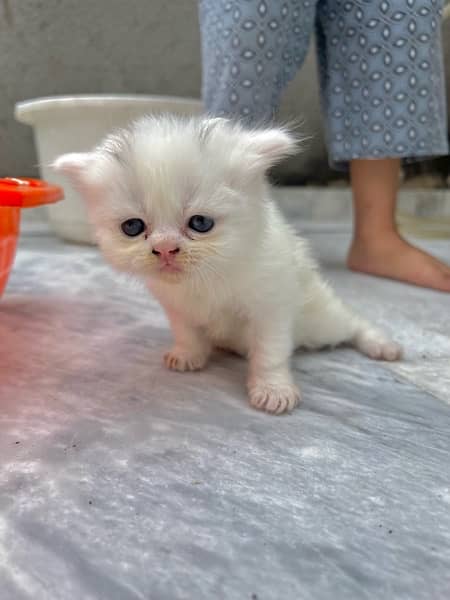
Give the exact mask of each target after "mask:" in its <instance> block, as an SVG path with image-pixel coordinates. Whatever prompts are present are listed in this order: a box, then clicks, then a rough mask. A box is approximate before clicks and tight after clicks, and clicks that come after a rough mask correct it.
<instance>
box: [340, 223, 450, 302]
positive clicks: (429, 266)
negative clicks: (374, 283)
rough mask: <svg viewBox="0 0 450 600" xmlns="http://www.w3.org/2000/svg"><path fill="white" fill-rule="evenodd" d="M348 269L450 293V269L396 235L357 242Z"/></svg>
mask: <svg viewBox="0 0 450 600" xmlns="http://www.w3.org/2000/svg"><path fill="white" fill-rule="evenodd" d="M347 266H348V268H349V269H351V270H352V271H359V272H361V273H367V274H369V275H376V276H378V277H387V278H388V279H397V280H398V281H403V282H405V283H411V284H413V285H418V286H421V287H428V288H432V289H435V290H440V291H442V292H450V267H449V266H447V265H446V264H444V263H443V262H441V261H440V260H438V259H437V258H434V257H433V256H431V255H430V254H427V253H426V252H424V251H423V250H419V248H416V247H415V246H412V245H411V244H409V243H408V242H407V241H405V240H404V239H403V238H402V237H400V235H398V234H397V233H396V232H392V233H389V234H385V235H382V236H380V237H376V238H373V239H370V240H368V239H358V238H356V239H354V240H353V243H352V245H351V248H350V251H349V254H348V257H347Z"/></svg>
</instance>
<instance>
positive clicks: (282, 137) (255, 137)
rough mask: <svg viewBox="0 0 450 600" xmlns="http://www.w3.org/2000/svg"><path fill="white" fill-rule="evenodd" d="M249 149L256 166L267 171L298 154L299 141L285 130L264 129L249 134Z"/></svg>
mask: <svg viewBox="0 0 450 600" xmlns="http://www.w3.org/2000/svg"><path fill="white" fill-rule="evenodd" d="M247 148H248V152H249V154H250V155H253V156H254V159H255V160H254V162H255V166H256V167H259V168H262V169H263V170H267V169H268V168H270V167H272V166H273V165H275V164H276V163H278V162H280V161H281V160H282V159H283V158H286V157H287V156H290V155H292V154H295V153H296V152H297V140H296V139H295V138H294V137H293V136H292V135H291V134H290V133H288V132H286V131H284V130H283V129H265V130H264V129H263V130H260V131H253V132H250V133H249V138H248V141H247Z"/></svg>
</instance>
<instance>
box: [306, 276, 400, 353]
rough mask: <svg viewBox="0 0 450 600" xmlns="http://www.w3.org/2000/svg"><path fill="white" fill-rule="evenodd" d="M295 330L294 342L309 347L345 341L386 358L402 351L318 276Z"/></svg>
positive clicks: (333, 344)
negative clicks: (344, 302)
mask: <svg viewBox="0 0 450 600" xmlns="http://www.w3.org/2000/svg"><path fill="white" fill-rule="evenodd" d="M296 330H297V331H296V345H305V346H307V347H309V348H321V347H324V346H337V345H339V344H344V343H347V344H350V345H351V346H354V347H355V348H356V349H357V350H359V351H360V352H362V353H363V354H365V355H367V356H369V357H370V358H373V359H377V360H389V361H393V360H398V359H399V358H400V357H401V354H402V348H401V346H400V345H399V344H397V343H396V342H393V341H392V340H390V339H389V338H388V337H387V336H386V335H385V334H384V333H383V332H382V331H381V330H380V329H378V328H377V327H375V326H373V325H371V324H370V323H368V322H367V321H365V320H364V319H362V318H361V317H359V316H358V315H357V314H355V313H353V312H352V310H351V309H350V308H349V307H347V306H345V305H344V304H343V302H341V300H340V299H339V298H337V296H336V295H335V294H334V292H333V290H332V289H331V288H330V287H329V286H328V285H327V284H326V283H325V282H323V281H321V280H319V279H318V280H317V281H316V282H314V284H313V286H312V294H311V300H310V301H309V302H308V303H307V304H306V305H305V306H303V307H302V309H301V315H300V318H299V321H298V324H297V326H296Z"/></svg>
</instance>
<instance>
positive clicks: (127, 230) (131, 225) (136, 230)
mask: <svg viewBox="0 0 450 600" xmlns="http://www.w3.org/2000/svg"><path fill="white" fill-rule="evenodd" d="M120 228H121V229H122V231H123V232H124V234H125V235H128V236H129V237H136V236H137V235H141V233H143V232H144V231H145V223H144V221H143V220H142V219H127V220H126V221H124V222H123V223H122V225H121V226H120Z"/></svg>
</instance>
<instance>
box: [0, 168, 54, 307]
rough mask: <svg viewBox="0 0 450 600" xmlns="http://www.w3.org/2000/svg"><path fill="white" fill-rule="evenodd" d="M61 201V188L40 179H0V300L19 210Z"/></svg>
mask: <svg viewBox="0 0 450 600" xmlns="http://www.w3.org/2000/svg"><path fill="white" fill-rule="evenodd" d="M63 197H64V194H63V190H62V188H60V187H58V186H57V185H51V184H49V183H47V182H46V181H41V180H40V179H29V178H25V177H23V178H22V177H21V178H20V179H18V178H15V177H6V178H5V179H0V296H1V295H2V293H3V290H4V289H5V287H6V283H7V281H8V277H9V274H10V272H11V269H12V266H13V263H14V256H15V254H16V246H17V239H18V237H19V228H20V210H21V209H22V208H30V207H33V206H41V205H42V204H51V203H52V202H57V201H58V200H61V199H62V198H63Z"/></svg>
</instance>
